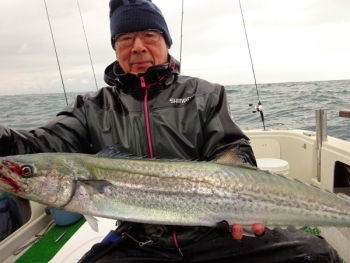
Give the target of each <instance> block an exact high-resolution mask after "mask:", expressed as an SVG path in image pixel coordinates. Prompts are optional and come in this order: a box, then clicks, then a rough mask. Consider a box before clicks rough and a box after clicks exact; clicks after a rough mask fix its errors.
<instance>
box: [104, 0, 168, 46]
mask: <svg viewBox="0 0 350 263" xmlns="http://www.w3.org/2000/svg"><path fill="white" fill-rule="evenodd" d="M109 8H110V11H109V18H110V22H111V43H112V47H113V49H114V48H115V47H114V39H113V38H114V37H115V36H116V35H117V34H121V33H128V32H135V31H143V30H147V29H158V30H159V31H162V32H163V37H164V39H165V42H166V43H167V45H168V46H169V48H170V46H171V45H172V43H173V41H172V40H171V37H170V34H169V30H168V27H167V24H166V22H165V20H164V17H163V14H162V12H161V11H160V10H159V8H158V7H157V6H156V5H155V4H153V3H152V1H151V0H111V1H110V2H109Z"/></svg>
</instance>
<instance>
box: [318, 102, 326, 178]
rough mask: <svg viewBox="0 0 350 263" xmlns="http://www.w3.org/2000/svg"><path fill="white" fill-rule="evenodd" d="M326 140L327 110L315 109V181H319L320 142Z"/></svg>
mask: <svg viewBox="0 0 350 263" xmlns="http://www.w3.org/2000/svg"><path fill="white" fill-rule="evenodd" d="M324 141H327V111H326V110H323V109H320V110H316V149H317V174H316V176H317V181H318V182H321V151H322V143H323V142H324Z"/></svg>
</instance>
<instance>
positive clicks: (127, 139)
mask: <svg viewBox="0 0 350 263" xmlns="http://www.w3.org/2000/svg"><path fill="white" fill-rule="evenodd" d="M178 73H179V63H178V62H177V61H176V60H175V59H173V58H172V57H171V56H169V58H168V62H167V63H164V64H162V65H157V66H153V67H150V68H149V69H148V70H147V72H145V73H143V74H139V75H138V76H136V75H133V74H130V73H124V72H123V70H122V69H121V68H120V66H119V63H118V62H117V61H116V62H114V63H112V64H111V65H109V66H108V67H107V68H106V70H105V81H106V82H107V83H108V84H109V85H111V86H109V87H105V88H101V89H100V90H98V91H96V92H92V93H87V94H85V95H83V96H82V95H79V96H77V98H76V100H75V102H74V103H71V104H70V105H68V106H66V107H65V108H64V109H63V110H62V111H61V112H59V113H58V114H57V115H56V116H55V117H53V118H52V119H50V120H49V121H48V122H47V123H46V124H44V125H43V126H41V127H39V128H37V129H35V130H32V131H30V132H26V131H15V130H12V129H9V128H7V127H4V126H1V125H0V156H6V155H16V154H30V153H39V152H79V153H89V154H94V153H97V152H99V151H100V150H102V149H104V148H105V147H106V146H109V145H112V144H116V143H118V144H120V146H121V147H122V148H123V149H125V151H126V152H129V153H132V154H136V155H138V156H144V157H157V158H168V159H169V158H177V159H190V160H206V161H208V160H212V159H214V158H215V157H216V156H218V155H219V154H220V153H221V152H222V151H223V150H225V149H226V148H228V147H235V148H237V150H238V154H239V157H240V158H241V159H242V160H243V161H244V162H248V163H250V164H252V165H254V166H256V160H255V157H254V154H253V151H252V148H251V146H250V144H249V139H248V137H247V136H246V135H245V134H244V133H243V132H242V131H241V129H240V128H239V127H238V126H237V125H236V124H235V123H234V121H233V120H232V118H231V113H230V110H229V106H228V104H227V98H226V92H225V89H224V87H223V86H221V85H218V84H213V83H210V82H207V81H205V80H202V79H199V78H194V77H188V76H182V75H178Z"/></svg>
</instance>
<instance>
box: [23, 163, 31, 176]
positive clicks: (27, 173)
mask: <svg viewBox="0 0 350 263" xmlns="http://www.w3.org/2000/svg"><path fill="white" fill-rule="evenodd" d="M21 174H22V176H24V177H29V176H32V175H33V167H32V166H30V165H23V166H21Z"/></svg>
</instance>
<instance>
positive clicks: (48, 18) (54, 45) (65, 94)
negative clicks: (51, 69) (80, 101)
mask: <svg viewBox="0 0 350 263" xmlns="http://www.w3.org/2000/svg"><path fill="white" fill-rule="evenodd" d="M44 3H45V9H46V15H47V20H48V21H49V26H50V32H51V37H52V42H53V47H54V49H55V53H56V60H57V65H58V70H59V71H60V75H61V81H62V86H63V91H64V96H65V98H66V103H67V105H68V99H67V93H66V89H65V87H64V82H63V77H62V71H61V66H60V62H59V60H58V55H57V49H56V44H55V39H54V37H53V33H52V27H51V23H50V17H49V12H48V11H47V6H46V0H44Z"/></svg>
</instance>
